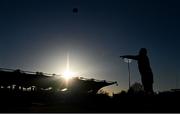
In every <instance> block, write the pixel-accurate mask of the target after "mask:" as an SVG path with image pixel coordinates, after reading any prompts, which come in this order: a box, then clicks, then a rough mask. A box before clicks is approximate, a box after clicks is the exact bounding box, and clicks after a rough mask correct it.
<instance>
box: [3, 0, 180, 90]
mask: <svg viewBox="0 0 180 114" xmlns="http://www.w3.org/2000/svg"><path fill="white" fill-rule="evenodd" d="M179 6H180V3H179V2H178V0H177V1H173V0H168V1H166V0H162V1H158V0H155V1H152V0H150V1H148V0H146V1H145V0H142V1H139V0H132V1H131V0H56V1H55V0H1V1H0V67H3V68H12V69H22V70H29V71H42V72H47V73H56V74H61V73H62V72H63V71H64V70H65V68H66V56H67V53H69V60H70V69H71V70H72V71H74V72H77V74H78V75H80V76H83V77H87V78H96V79H102V80H109V81H117V82H118V84H119V87H111V89H112V88H113V89H112V91H117V89H119V88H120V89H127V88H128V70H127V63H124V62H123V60H122V59H120V58H118V56H120V55H124V54H133V55H136V54H138V51H139V49H140V48H141V47H145V48H147V49H148V56H149V57H150V62H151V67H152V70H153V73H154V89H155V91H162V90H168V89H171V88H175V87H176V82H178V81H179V82H178V84H177V85H178V87H180V84H179V83H180V77H179V76H180V73H179V72H180V71H179V70H180V60H179V58H180V51H179V49H180V45H179V43H180V7H179ZM74 7H77V8H78V10H79V12H78V13H77V14H74V13H73V12H72V9H73V8H74ZM130 68H131V76H132V80H131V83H134V82H141V81H140V74H139V71H138V68H137V63H136V61H133V62H132V63H131V65H130ZM176 78H179V79H178V81H176Z"/></svg>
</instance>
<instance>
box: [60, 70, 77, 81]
mask: <svg viewBox="0 0 180 114" xmlns="http://www.w3.org/2000/svg"><path fill="white" fill-rule="evenodd" d="M74 75H75V74H74V72H72V71H69V70H66V71H65V72H64V73H63V75H62V76H63V77H64V78H65V79H66V80H69V79H71V78H72V77H74Z"/></svg>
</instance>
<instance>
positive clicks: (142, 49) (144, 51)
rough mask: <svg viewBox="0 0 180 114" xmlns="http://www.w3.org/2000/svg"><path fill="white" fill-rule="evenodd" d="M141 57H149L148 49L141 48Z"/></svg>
mask: <svg viewBox="0 0 180 114" xmlns="http://www.w3.org/2000/svg"><path fill="white" fill-rule="evenodd" d="M139 55H147V49H146V48H141V49H140V51H139Z"/></svg>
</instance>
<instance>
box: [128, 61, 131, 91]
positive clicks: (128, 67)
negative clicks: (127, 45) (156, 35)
mask: <svg viewBox="0 0 180 114" xmlns="http://www.w3.org/2000/svg"><path fill="white" fill-rule="evenodd" d="M129 62H130V61H129V59H128V72H129V89H130V86H131V76H130V75H131V74H130V65H129Z"/></svg>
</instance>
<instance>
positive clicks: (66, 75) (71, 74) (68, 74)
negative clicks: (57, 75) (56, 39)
mask: <svg viewBox="0 0 180 114" xmlns="http://www.w3.org/2000/svg"><path fill="white" fill-rule="evenodd" d="M62 76H63V78H65V80H66V81H68V80H69V79H71V78H72V77H74V76H75V73H74V72H72V71H70V68H69V53H68V54H67V63H66V70H65V71H64V72H63V74H62Z"/></svg>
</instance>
